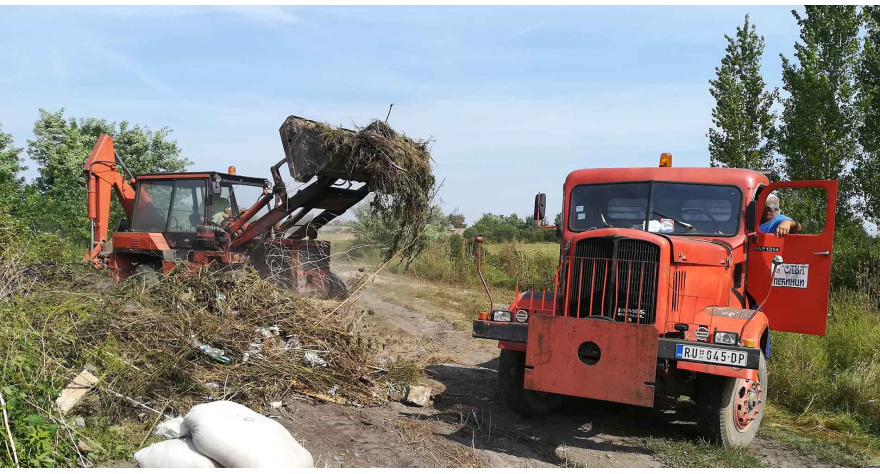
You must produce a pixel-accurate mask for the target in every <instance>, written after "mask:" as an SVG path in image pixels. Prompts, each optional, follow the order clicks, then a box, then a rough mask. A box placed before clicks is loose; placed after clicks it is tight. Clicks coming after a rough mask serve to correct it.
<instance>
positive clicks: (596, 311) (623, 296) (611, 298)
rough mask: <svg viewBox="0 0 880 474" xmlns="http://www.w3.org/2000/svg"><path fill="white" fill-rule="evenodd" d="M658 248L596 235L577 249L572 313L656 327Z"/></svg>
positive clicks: (572, 284)
mask: <svg viewBox="0 0 880 474" xmlns="http://www.w3.org/2000/svg"><path fill="white" fill-rule="evenodd" d="M659 267H660V247H658V246H657V245H655V244H653V243H651V242H647V241H644V240H636V239H625V238H609V237H593V238H588V239H583V240H581V241H580V242H578V243H577V244H576V245H575V250H574V258H573V260H572V268H571V279H570V281H571V284H570V285H569V295H570V296H569V304H568V314H569V315H571V316H575V317H578V318H584V317H590V316H592V317H596V316H600V317H602V316H604V317H606V318H609V319H613V320H615V321H618V322H627V323H638V324H654V321H655V320H656V319H657V279H658V274H659Z"/></svg>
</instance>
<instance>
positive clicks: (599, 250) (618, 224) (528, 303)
mask: <svg viewBox="0 0 880 474" xmlns="http://www.w3.org/2000/svg"><path fill="white" fill-rule="evenodd" d="M664 158H665V157H664ZM665 161H666V163H667V164H668V165H671V156H669V157H668V158H667V159H666V160H665ZM663 162H664V159H663V158H661V164H662V163H663ZM563 193H564V194H563V196H564V197H563V208H562V214H563V215H562V217H563V218H562V226H561V228H560V229H558V231H559V233H560V235H561V244H560V259H559V267H558V269H557V272H556V277H555V279H554V281H552V282H541V283H524V284H522V285H521V286H520V288H521V290H525V291H518V293H517V296H516V298H515V300H514V301H513V302H512V303H511V304H510V305H509V306H508V307H507V308H506V309H496V308H494V307H492V308H489V311H487V312H484V313H481V314H480V316H479V319H478V320H477V321H475V322H474V327H473V335H474V337H479V338H488V339H495V340H498V345H499V348H500V349H501V356H500V359H499V364H500V367H499V378H500V382H501V386H502V391H503V392H504V393H503V395H504V398H505V401H506V402H507V404H508V405H509V406H510V407H511V408H512V409H513V410H514V411H517V412H518V413H521V414H524V415H528V416H540V415H542V414H544V413H547V412H548V411H550V410H551V409H552V408H554V406H555V405H556V403H558V401H559V399H560V396H562V395H567V396H574V397H582V398H591V399H598V400H607V401H611V402H618V403H626V404H631V405H640V406H648V407H650V406H653V405H654V403H655V401H656V400H657V399H658V398H659V397H670V398H673V399H677V398H678V397H679V396H681V395H687V396H688V397H690V398H691V399H692V400H695V401H696V403H697V405H698V407H699V408H700V410H699V412H700V413H701V420H700V422H699V424H698V426H699V427H700V428H701V429H702V430H703V434H704V436H706V437H708V438H711V439H714V440H717V441H718V442H720V443H721V444H723V445H730V446H744V445H747V444H748V443H749V442H751V440H752V439H753V438H754V436H755V433H756V432H757V429H758V427H759V426H760V423H761V418H762V417H763V413H764V410H763V405H764V403H765V400H766V393H767V390H768V385H767V375H766V371H767V369H766V360H767V359H769V358H770V355H771V345H770V335H771V334H770V330H774V331H788V332H798V333H805V334H816V335H823V334H824V333H825V322H826V313H827V306H828V289H829V282H830V271H831V256H832V251H833V249H832V242H833V233H834V210H835V201H836V195H837V183H836V182H835V181H804V182H777V183H770V181H769V179H768V177H767V176H766V175H765V174H763V173H760V172H757V171H752V170H743V169H729V168H673V167H671V166H661V167H658V168H610V169H583V170H577V171H573V172H571V173H570V174H569V175H568V177H567V178H566V180H565V183H564V185H563ZM771 193H773V194H774V195H778V196H781V198H782V202H783V205H785V202H791V203H794V202H795V200H799V199H800V198H799V197H797V196H799V195H801V194H804V193H806V194H809V195H811V196H815V195H820V196H822V197H823V198H822V199H823V200H824V202H820V203H817V204H821V206H819V205H817V206H813V207H811V209H812V210H811V219H812V220H811V225H810V226H806V227H804V228H803V231H804V232H802V233H798V234H789V235H787V236H785V237H778V236H776V235H774V234H773V233H765V232H762V231H761V228H760V227H761V226H760V224H761V220H762V215H763V212H761V211H762V210H763V209H764V207H765V201H766V200H767V197H768V196H769V195H770V194H771ZM799 193H801V194H799ZM545 206H546V197H545V196H544V195H542V194H539V195H538V196H537V197H536V199H535V217H536V219H537V220H538V221H541V220H543V218H544V209H545ZM798 208H799V209H802V208H803V206H799V207H798ZM792 217H794V216H792ZM814 221H815V222H814ZM490 298H491V297H490Z"/></svg>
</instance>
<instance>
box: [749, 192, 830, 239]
mask: <svg viewBox="0 0 880 474" xmlns="http://www.w3.org/2000/svg"><path fill="white" fill-rule="evenodd" d="M827 207H828V192H827V191H826V190H825V188H819V187H814V188H778V189H776V190H775V191H773V193H771V194H770V195H769V196H767V199H766V201H765V202H764V206H763V207H762V208H761V209H759V212H761V216H760V225H759V228H758V230H759V231H760V232H762V233H773V232H774V231H775V229H776V227H778V225H779V224H780V223H782V222H785V221H787V220H794V221H796V222H798V223H799V224H801V226H803V229H801V230H800V231H799V232H796V233H797V234H806V235H819V234H821V233H822V232H824V231H825V221H826V214H827ZM792 233H795V232H792Z"/></svg>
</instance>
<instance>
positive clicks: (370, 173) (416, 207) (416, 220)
mask: <svg viewBox="0 0 880 474" xmlns="http://www.w3.org/2000/svg"><path fill="white" fill-rule="evenodd" d="M319 127H320V133H321V139H322V140H323V142H324V143H323V144H324V146H325V147H327V148H328V149H329V150H330V151H331V152H332V153H333V154H334V155H336V156H339V157H343V160H344V162H345V163H346V164H345V166H346V168H347V169H346V170H347V171H348V173H349V174H350V175H365V176H367V178H368V181H369V184H370V188H371V190H372V191H373V192H374V193H375V194H374V196H373V199H372V201H370V208H371V211H372V214H373V217H377V218H379V219H380V220H381V222H382V223H383V224H384V226H385V227H386V228H388V229H390V230H392V232H393V237H392V241H391V244H390V245H389V246H388V248H386V249H385V252H386V258H392V257H393V256H394V255H395V254H397V253H398V252H400V253H401V258H402V259H405V260H406V261H407V264H408V263H409V262H411V261H412V260H413V259H415V257H417V256H418V255H419V253H420V252H421V251H422V250H423V249H424V248H425V245H426V244H427V239H426V238H425V234H424V229H425V227H427V225H428V221H429V219H430V217H431V216H430V212H431V201H432V200H433V197H434V194H435V184H436V180H435V178H434V174H433V173H432V171H431V152H430V144H431V141H430V140H417V139H412V138H409V137H407V136H406V135H404V134H402V133H397V132H396V131H395V130H394V129H393V128H391V127H390V126H389V125H388V124H387V123H385V122H383V121H381V120H374V121H373V122H372V123H370V124H369V125H367V126H366V127H363V128H361V129H359V130H358V131H357V132H356V133H354V134H352V133H351V132H349V131H347V130H344V129H341V128H335V127H330V126H327V125H323V124H321V125H319Z"/></svg>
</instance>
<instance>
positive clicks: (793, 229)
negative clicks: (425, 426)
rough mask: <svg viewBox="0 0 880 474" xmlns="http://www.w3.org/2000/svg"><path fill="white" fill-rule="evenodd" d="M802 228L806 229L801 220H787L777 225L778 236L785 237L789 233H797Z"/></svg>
mask: <svg viewBox="0 0 880 474" xmlns="http://www.w3.org/2000/svg"><path fill="white" fill-rule="evenodd" d="M802 230H804V226H802V225H801V223H800V222H798V221H796V220H794V219H789V220H785V221H782V222H781V223H780V224H779V225H778V226H776V237H785V236H786V235H788V234H797V233H798V232H800V231H802Z"/></svg>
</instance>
